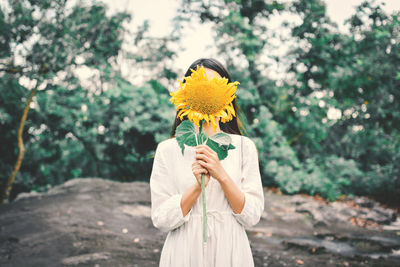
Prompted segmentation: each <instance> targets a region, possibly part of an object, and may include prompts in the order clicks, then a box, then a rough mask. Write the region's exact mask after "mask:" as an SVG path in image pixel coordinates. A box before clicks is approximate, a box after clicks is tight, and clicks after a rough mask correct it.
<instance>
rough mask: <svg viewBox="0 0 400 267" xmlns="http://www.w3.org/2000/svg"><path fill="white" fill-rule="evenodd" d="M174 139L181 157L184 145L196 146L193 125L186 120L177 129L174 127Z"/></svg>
mask: <svg viewBox="0 0 400 267" xmlns="http://www.w3.org/2000/svg"><path fill="white" fill-rule="evenodd" d="M175 137H176V141H178V144H179V146H180V147H181V150H182V155H183V152H184V151H185V144H186V145H188V146H196V145H197V143H196V131H195V128H194V125H193V123H191V122H190V121H188V120H184V121H183V122H181V124H179V126H178V127H176V132H175Z"/></svg>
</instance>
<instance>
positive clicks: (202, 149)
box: [196, 145, 218, 158]
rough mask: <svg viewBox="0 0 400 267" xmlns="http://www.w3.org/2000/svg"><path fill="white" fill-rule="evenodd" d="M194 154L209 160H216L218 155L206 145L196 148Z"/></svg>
mask: <svg viewBox="0 0 400 267" xmlns="http://www.w3.org/2000/svg"><path fill="white" fill-rule="evenodd" d="M196 154H205V155H207V156H208V157H210V158H218V154H217V153H216V152H215V151H214V150H212V149H211V148H210V147H209V146H206V145H198V146H196Z"/></svg>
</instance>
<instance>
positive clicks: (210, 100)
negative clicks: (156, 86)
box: [170, 66, 239, 132]
mask: <svg viewBox="0 0 400 267" xmlns="http://www.w3.org/2000/svg"><path fill="white" fill-rule="evenodd" d="M190 70H191V71H192V74H191V75H190V76H188V77H185V78H184V79H185V81H186V82H185V83H183V82H181V81H179V80H178V81H179V83H180V85H179V89H178V90H177V91H175V92H172V93H170V95H171V96H172V97H171V99H170V101H171V102H172V103H173V104H174V105H175V106H176V109H177V110H180V111H179V113H178V115H177V116H178V117H179V118H180V119H181V120H182V117H183V116H185V115H187V117H188V119H189V120H190V121H191V122H194V123H195V124H196V125H197V126H199V121H200V120H204V121H206V122H209V121H211V126H212V128H213V130H214V132H216V129H217V122H216V119H215V118H216V117H219V118H220V120H221V122H223V123H225V122H227V121H230V120H232V118H233V116H236V114H235V109H234V108H233V104H232V101H233V99H235V97H236V95H235V93H236V89H237V85H238V84H239V82H237V81H236V82H231V83H228V79H226V78H221V77H218V76H217V75H215V76H214V77H213V78H212V79H208V77H207V73H206V70H205V68H204V67H203V66H201V67H199V66H197V70H196V71H195V70H193V69H190Z"/></svg>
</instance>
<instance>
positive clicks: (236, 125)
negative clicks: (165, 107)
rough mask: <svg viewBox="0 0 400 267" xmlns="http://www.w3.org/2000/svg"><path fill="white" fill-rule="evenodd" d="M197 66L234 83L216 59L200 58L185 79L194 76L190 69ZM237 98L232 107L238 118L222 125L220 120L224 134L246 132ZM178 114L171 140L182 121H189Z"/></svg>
mask: <svg viewBox="0 0 400 267" xmlns="http://www.w3.org/2000/svg"><path fill="white" fill-rule="evenodd" d="M197 66H200V67H201V66H203V67H205V68H208V69H212V70H214V71H216V72H217V73H218V74H219V75H221V77H223V78H224V77H225V78H227V79H228V83H230V82H232V81H231V77H230V76H229V73H228V71H227V70H226V69H225V67H224V66H223V65H222V64H221V63H220V62H219V61H217V60H216V59H213V58H200V59H198V60H196V61H195V62H193V63H192V64H191V65H190V67H189V68H188V70H187V71H186V73H185V77H188V76H190V75H191V74H192V71H191V70H190V69H193V70H196V69H197ZM184 82H185V80H183V83H184ZM236 98H237V97H235V98H234V99H233V101H232V105H233V108H234V110H235V114H236V116H234V117H233V119H232V120H230V121H228V122H225V123H222V122H221V120H219V127H220V128H221V130H222V131H223V132H226V133H232V134H238V135H243V134H242V131H241V129H242V130H243V131H245V129H244V126H243V124H242V122H241V121H240V119H239V118H238V116H239V114H240V113H241V110H240V108H239V105H238V104H237V102H236ZM178 112H179V110H177V111H176V115H175V121H174V125H173V126H172V132H171V138H173V137H175V131H176V127H178V126H179V124H180V123H181V122H182V121H184V120H187V119H188V117H187V115H185V116H183V118H182V120H180V118H178V117H177V116H178Z"/></svg>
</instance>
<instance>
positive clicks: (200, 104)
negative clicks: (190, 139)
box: [185, 81, 227, 114]
mask: <svg viewBox="0 0 400 267" xmlns="http://www.w3.org/2000/svg"><path fill="white" fill-rule="evenodd" d="M185 93H186V103H187V104H188V105H189V106H190V109H192V110H195V111H198V112H201V113H203V114H214V113H217V112H218V111H220V110H221V109H223V108H224V106H225V105H226V104H227V103H226V102H227V96H225V95H224V92H223V91H222V90H221V88H218V86H217V85H216V84H215V83H212V82H210V81H197V82H196V83H193V84H190V86H189V84H187V87H186V92H185Z"/></svg>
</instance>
